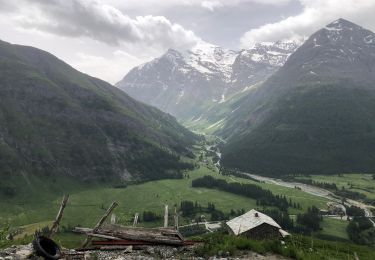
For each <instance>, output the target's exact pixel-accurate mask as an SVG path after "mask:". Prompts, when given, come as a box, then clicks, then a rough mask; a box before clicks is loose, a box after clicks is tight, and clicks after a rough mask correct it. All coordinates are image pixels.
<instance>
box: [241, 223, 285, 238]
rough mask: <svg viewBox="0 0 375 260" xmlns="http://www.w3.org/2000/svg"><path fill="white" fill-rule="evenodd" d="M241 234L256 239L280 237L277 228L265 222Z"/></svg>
mask: <svg viewBox="0 0 375 260" xmlns="http://www.w3.org/2000/svg"><path fill="white" fill-rule="evenodd" d="M241 236H246V237H248V238H251V239H257V240H262V239H279V238H281V235H280V232H279V228H277V227H274V226H271V225H269V224H266V223H263V224H262V225H260V226H257V227H255V228H253V229H250V230H248V231H246V232H244V233H242V234H241Z"/></svg>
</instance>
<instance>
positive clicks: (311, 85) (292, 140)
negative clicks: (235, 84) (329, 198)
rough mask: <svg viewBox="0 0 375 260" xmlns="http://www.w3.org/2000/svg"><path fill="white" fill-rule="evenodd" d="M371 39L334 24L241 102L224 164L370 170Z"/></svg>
mask: <svg viewBox="0 0 375 260" xmlns="http://www.w3.org/2000/svg"><path fill="white" fill-rule="evenodd" d="M374 82H375V34H374V33H373V32H371V31H369V30H366V29H364V28H362V27H360V26H358V25H356V24H354V23H352V22H349V21H347V20H344V19H339V20H337V21H334V22H332V23H331V24H329V25H327V26H326V27H325V28H322V29H321V30H319V31H317V32H316V33H314V34H313V35H312V36H311V37H310V38H309V39H308V40H307V41H306V42H305V43H304V44H303V45H302V46H301V47H299V48H298V49H297V51H296V52H295V53H294V54H292V55H291V56H290V57H289V59H288V60H287V62H286V63H285V65H284V66H283V67H282V68H280V69H279V70H278V71H277V72H276V73H275V74H274V75H273V76H272V77H270V78H269V79H268V80H267V81H266V82H265V83H264V84H262V85H261V86H259V87H257V88H255V89H254V90H253V91H251V92H250V93H248V94H247V95H246V96H245V97H243V98H242V99H241V100H240V102H238V104H237V106H238V109H237V110H236V111H235V112H234V113H232V114H230V116H229V117H227V118H226V121H225V125H224V126H223V127H222V128H221V129H220V130H218V131H217V134H219V135H221V136H222V137H224V138H225V139H227V140H228V143H227V144H226V145H225V146H224V148H223V160H222V162H223V164H224V165H225V166H226V167H231V168H239V169H242V170H246V171H251V172H254V173H258V174H267V175H279V174H293V173H303V174H312V173H317V174H333V173H340V172H374V170H375V160H374V159H375V156H374V153H373V151H374V150H375V86H374Z"/></svg>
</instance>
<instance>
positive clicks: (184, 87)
mask: <svg viewBox="0 0 375 260" xmlns="http://www.w3.org/2000/svg"><path fill="white" fill-rule="evenodd" d="M297 47H298V44H297V43H295V42H275V43H258V44H256V45H255V46H254V47H253V48H250V49H245V50H241V51H232V50H226V49H223V48H221V47H219V46H215V45H212V44H209V43H206V42H200V43H198V44H197V45H196V46H195V47H193V48H192V49H190V50H185V51H177V50H173V49H169V50H168V51H167V52H166V53H165V54H164V55H162V56H161V57H159V58H157V59H154V60H152V61H151V62H148V63H146V64H143V65H141V66H138V67H136V68H134V69H132V70H131V71H130V72H129V73H128V74H127V75H126V76H125V77H124V78H123V79H122V80H121V81H120V82H118V83H117V84H116V86H117V87H118V88H120V89H122V90H124V91H125V92H126V93H128V94H129V95H130V96H131V97H133V98H135V99H137V100H140V101H142V102H145V103H146V104H150V105H153V106H156V107H158V108H160V109H161V110H163V111H165V112H168V113H170V114H172V115H174V116H176V117H177V118H178V119H179V120H181V121H183V122H188V121H200V120H201V119H202V122H199V123H201V124H204V123H205V121H207V122H210V123H211V124H212V123H215V122H216V121H217V115H215V113H212V112H210V111H215V110H217V109H220V110H222V108H221V107H222V106H224V107H225V106H226V104H224V103H225V102H227V101H230V100H231V98H232V97H234V96H237V95H239V94H241V93H243V91H246V89H247V88H249V87H250V86H252V85H254V84H257V83H259V82H261V81H263V80H265V79H266V78H268V77H269V76H270V75H272V74H273V73H274V72H275V71H276V70H277V69H278V68H280V67H281V66H282V65H283V64H284V63H285V61H286V59H287V58H288V57H289V55H290V54H291V53H292V52H293V51H294V50H295V49H296V48H297Z"/></svg>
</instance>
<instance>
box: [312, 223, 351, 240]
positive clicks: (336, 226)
mask: <svg viewBox="0 0 375 260" xmlns="http://www.w3.org/2000/svg"><path fill="white" fill-rule="evenodd" d="M347 226H348V221H346V220H340V219H333V218H324V219H323V221H322V223H321V227H322V228H323V230H322V231H319V232H318V233H317V234H316V235H317V236H318V237H322V238H332V239H335V238H338V239H339V240H342V241H344V240H346V241H349V237H348V233H347V232H346V227H347Z"/></svg>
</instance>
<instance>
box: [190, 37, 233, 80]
mask: <svg viewBox="0 0 375 260" xmlns="http://www.w3.org/2000/svg"><path fill="white" fill-rule="evenodd" d="M237 54H238V53H237V52H235V51H232V50H227V49H223V48H221V47H219V46H216V45H213V44H210V43H207V42H204V41H200V42H198V43H197V44H196V45H195V46H194V47H193V48H192V49H190V50H187V51H186V52H185V53H184V54H183V55H184V57H185V61H186V63H187V64H188V65H190V66H191V67H193V68H194V69H196V70H198V71H199V72H201V73H205V74H222V75H223V76H224V78H226V79H229V78H230V76H231V70H232V65H233V63H234V61H235V59H236V56H237Z"/></svg>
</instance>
